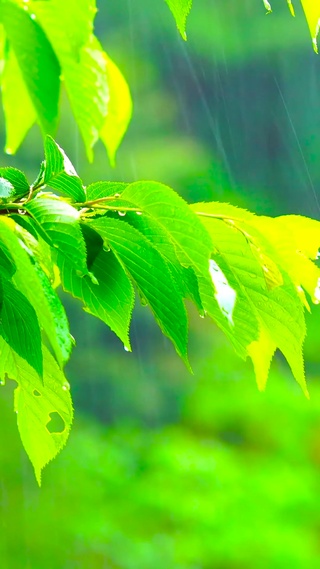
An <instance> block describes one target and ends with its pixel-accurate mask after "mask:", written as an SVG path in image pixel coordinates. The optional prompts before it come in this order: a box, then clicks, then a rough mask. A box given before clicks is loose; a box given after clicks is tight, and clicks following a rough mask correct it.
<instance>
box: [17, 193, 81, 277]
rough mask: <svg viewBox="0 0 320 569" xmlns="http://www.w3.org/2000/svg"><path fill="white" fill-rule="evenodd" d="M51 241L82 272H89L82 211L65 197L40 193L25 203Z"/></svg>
mask: <svg viewBox="0 0 320 569" xmlns="http://www.w3.org/2000/svg"><path fill="white" fill-rule="evenodd" d="M25 209H26V210H27V211H28V212H29V213H30V214H31V216H32V217H33V219H34V220H35V221H36V222H37V224H38V227H39V229H40V230H41V232H42V233H43V234H44V235H46V236H47V238H48V241H49V243H51V245H52V246H53V247H55V248H56V249H57V250H59V251H60V252H62V254H63V255H65V257H66V258H67V259H68V260H69V262H70V263H71V264H72V265H73V266H74V267H75V269H76V270H78V271H79V272H80V274H82V275H85V274H88V268H87V263H86V247H85V242H84V239H83V235H82V232H81V229H80V225H79V216H80V214H79V212H78V210H76V209H75V208H74V207H72V206H71V205H69V204H68V203H66V202H65V201H63V200H60V199H56V198H54V197H50V198H49V197H42V196H39V197H37V198H35V199H33V200H31V201H30V202H28V203H27V204H26V206H25Z"/></svg>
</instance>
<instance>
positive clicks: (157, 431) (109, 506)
mask: <svg viewBox="0 0 320 569" xmlns="http://www.w3.org/2000/svg"><path fill="white" fill-rule="evenodd" d="M273 4H274V6H273V7H274V12H273V14H272V15H268V16H266V15H265V11H264V8H263V4H262V2H257V1H256V0H243V1H242V2H236V1H235V0H215V2H212V0H198V1H197V0H194V9H193V11H192V12H191V15H190V18H189V21H188V42H187V43H184V42H183V41H182V40H181V38H180V37H179V36H178V33H177V31H176V29H175V25H174V22H173V19H172V17H171V15H170V13H169V11H168V9H167V7H166V5H165V3H164V2H163V1H162V0H153V2H150V1H149V0H118V1H117V2H103V1H102V0H100V3H99V2H98V6H99V8H100V11H99V13H98V16H97V22H96V24H97V34H98V36H99V38H100V39H101V40H102V43H103V45H104V47H105V49H106V50H107V51H108V53H109V54H110V55H111V56H112V57H113V58H114V60H115V61H116V62H117V63H118V64H119V66H120V68H121V69H122V71H123V72H124V74H125V76H126V77H127V79H128V81H129V84H130V86H131V90H132V94H133V99H134V105H135V106H134V116H133V120H132V123H131V125H130V128H129V131H128V133H127V135H126V137H125V139H124V142H123V144H122V146H121V149H120V151H119V153H118V158H117V167H116V168H115V169H114V170H113V169H111V168H110V166H109V164H108V161H107V157H106V155H105V152H104V149H103V147H102V145H101V146H98V147H97V149H96V157H95V161H94V164H93V165H89V164H88V163H87V161H86V158H85V155H84V149H83V145H82V142H81V140H80V137H79V134H78V132H77V128H76V126H75V123H74V121H73V119H72V118H71V116H70V112H69V107H68V103H67V101H66V100H64V106H63V113H62V119H61V127H60V130H59V133H58V136H57V140H58V142H59V143H60V144H61V145H62V146H63V147H64V148H65V150H66V151H67V153H68V154H69V156H70V158H71V159H72V160H73V162H74V163H75V165H76V167H77V169H78V171H79V174H80V175H81V176H82V177H83V179H84V181H85V183H90V182H92V181H95V180H99V179H109V180H127V181H133V180H137V179H154V180H159V181H162V182H164V183H167V184H168V185H170V186H172V187H173V188H174V189H176V190H177V191H178V192H179V193H180V194H181V195H182V196H184V197H185V198H186V199H187V200H188V201H200V200H220V201H230V202H231V203H233V204H236V205H241V206H245V207H248V208H249V209H250V208H251V209H253V210H255V211H257V212H259V213H265V214H270V215H277V214H283V213H289V212H291V213H300V214H305V215H310V216H312V217H315V218H319V213H320V210H319V200H320V168H319V163H320V89H319V87H320V56H316V55H315V54H314V52H313V50H312V46H311V40H310V37H309V32H308V29H307V25H306V22H305V20H304V18H303V16H302V13H301V10H299V9H298V6H297V10H296V12H297V16H296V18H292V17H291V16H290V14H289V11H288V9H287V6H286V2H284V1H282V2H276V0H274V3H273ZM1 125H2V126H1V133H0V143H1V144H0V145H1V148H3V146H4V127H3V120H2V121H1ZM42 155H43V150H42V141H41V138H40V134H39V131H38V130H37V128H35V129H34V130H32V132H31V133H30V134H29V135H28V138H27V139H26V141H25V143H24V144H23V147H22V148H21V150H20V151H19V153H18V155H17V156H15V157H8V156H6V155H4V154H3V152H2V154H1V165H8V164H12V165H16V166H18V167H19V168H21V169H24V170H25V171H26V172H27V173H28V175H29V177H30V180H32V179H33V178H34V177H35V175H36V172H37V169H38V167H39V164H40V161H41V160H42ZM61 294H62V298H63V300H64V301H65V303H66V306H67V310H68V314H69V317H70V322H71V331H72V333H73V335H74V336H75V337H76V339H77V346H76V348H75V350H74V353H73V356H72V358H71V361H70V363H69V364H68V366H67V375H68V378H69V380H70V383H71V386H72V392H73V398H74V404H75V410H76V416H75V423H74V427H73V431H72V433H71V436H70V441H69V442H68V445H67V447H66V448H65V450H64V451H63V452H62V453H61V454H60V455H59V457H58V458H57V459H56V460H55V461H54V462H53V463H52V464H50V465H49V466H48V467H47V468H46V470H45V472H44V475H43V485H42V488H41V490H39V488H38V487H37V485H36V482H35V479H34V476H33V472H32V468H31V465H30V464H29V461H28V459H27V457H26V455H25V453H24V451H23V449H22V446H21V443H20V440H19V437H18V434H17V428H16V424H15V423H16V421H15V416H14V413H13V406H12V389H13V386H12V385H11V382H8V385H7V386H6V387H5V388H1V394H2V398H1V403H0V412H1V418H2V420H1V427H2V428H1V444H0V524H1V527H0V567H3V568H4V569H20V568H23V569H78V568H79V569H251V568H252V569H256V568H258V569H260V568H262V569H264V568H265V569H283V568H290V569H296V568H297V569H300V568H301V569H305V568H310V569H311V568H312V569H314V568H316V567H319V566H320V499H319V493H320V383H319V376H320V338H319V325H320V313H319V309H318V311H317V310H315V311H314V314H313V315H312V316H308V327H309V334H308V338H307V341H306V345H305V354H306V370H307V377H308V383H309V387H310V393H311V400H310V401H307V400H306V399H305V398H304V396H303V394H302V392H301V390H300V389H299V387H298V386H297V385H296V384H295V383H294V380H293V379H292V377H291V375H290V372H289V371H288V367H287V365H286V363H285V362H284V361H283V359H282V358H281V357H280V356H277V357H276V358H275V361H274V363H273V365H272V371H271V376H270V380H269V384H268V387H267V390H266V392H265V393H263V394H261V393H259V392H258V391H257V388H256V385H255V382H254V376H253V371H252V367H251V365H250V364H249V363H244V362H242V361H240V360H239V359H237V358H236V356H235V355H234V354H233V352H232V348H231V347H230V346H229V344H228V342H227V341H226V340H225V339H224V337H223V336H222V335H221V334H220V332H219V331H218V329H217V328H216V327H215V326H214V325H213V324H212V323H211V322H209V321H207V320H206V319H204V320H201V319H199V317H198V316H196V315H195V313H194V312H193V311H192V309H190V326H191V330H190V359H191V362H192V366H193V369H194V375H193V376H192V375H190V374H188V372H187V371H186V370H185V369H184V367H183V364H182V362H180V361H179V360H178V357H177V356H176V355H175V353H174V350H173V348H172V347H171V345H170V344H169V342H168V341H167V340H166V339H165V338H163V337H162V336H161V334H160V332H159V330H158V329H157V328H156V325H155V324H154V321H153V319H152V317H151V314H150V313H149V312H148V309H147V308H145V307H141V306H136V308H135V312H134V321H133V326H132V343H133V348H134V349H133V353H132V354H129V353H126V352H125V351H124V350H123V347H122V345H121V344H120V342H119V341H118V340H117V338H115V337H114V336H112V334H111V333H110V332H109V331H108V329H107V328H106V327H105V326H104V325H103V324H102V323H100V322H98V321H96V320H95V319H94V318H93V317H89V316H88V315H87V314H85V313H84V312H83V311H81V308H80V306H79V304H78V303H77V302H76V301H72V300H71V299H68V297H67V296H66V295H64V294H63V293H61Z"/></svg>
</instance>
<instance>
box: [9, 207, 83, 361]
mask: <svg viewBox="0 0 320 569" xmlns="http://www.w3.org/2000/svg"><path fill="white" fill-rule="evenodd" d="M9 221H10V220H6V219H4V218H1V220H0V245H1V249H2V248H3V247H5V248H4V249H3V250H4V251H5V252H7V251H9V252H10V253H9V254H10V257H11V259H12V260H13V262H14V263H15V267H16V272H14V274H13V279H12V280H13V283H14V285H15V286H16V288H18V289H19V290H20V291H21V292H22V293H23V294H24V295H25V296H26V298H27V299H28V300H29V302H30V303H31V305H32V306H33V308H34V310H35V311H36V314H37V317H38V321H39V324H40V328H41V329H42V330H43V331H44V333H45V334H46V337H47V338H48V341H49V342H50V344H51V346H52V348H53V350H54V353H55V356H56V358H57V360H58V362H59V364H60V366H61V367H62V366H63V364H64V363H65V362H66V361H67V360H68V358H69V355H70V352H71V347H72V341H71V337H70V333H69V325H68V321H67V318H66V315H65V311H64V308H63V306H62V304H61V302H60V300H59V298H58V296H57V295H56V293H55V292H54V290H53V289H52V288H51V289H50V288H49V283H48V282H45V279H44V277H43V275H42V274H41V273H40V271H39V269H37V265H39V261H38V260H37V258H36V257H35V255H32V251H31V250H30V247H26V246H24V247H22V246H21V236H20V238H18V235H17V234H16V232H15V230H14V227H15V226H14V224H13V222H11V223H10V224H9V225H8V222H9ZM38 247H40V244H39V245H38ZM26 250H27V251H29V253H30V254H29V253H27V251H26ZM48 264H49V263H48ZM50 264H52V262H51V260H50ZM11 270H12V269H11Z"/></svg>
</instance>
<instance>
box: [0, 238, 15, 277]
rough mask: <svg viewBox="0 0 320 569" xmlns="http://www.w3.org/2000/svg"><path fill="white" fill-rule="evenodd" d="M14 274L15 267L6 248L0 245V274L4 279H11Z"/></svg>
mask: <svg viewBox="0 0 320 569" xmlns="http://www.w3.org/2000/svg"><path fill="white" fill-rule="evenodd" d="M15 272H16V266H15V263H14V260H13V258H12V256H11V255H10V252H9V250H8V249H7V247H6V246H5V245H4V244H3V243H1V245H0V273H1V276H2V277H4V278H5V279H11V277H13V275H14V273H15Z"/></svg>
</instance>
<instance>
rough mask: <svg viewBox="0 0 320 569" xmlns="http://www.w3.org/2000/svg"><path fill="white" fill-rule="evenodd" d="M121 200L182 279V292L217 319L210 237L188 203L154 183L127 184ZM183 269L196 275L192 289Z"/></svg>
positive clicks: (133, 220) (201, 310) (141, 230)
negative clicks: (210, 262)
mask: <svg viewBox="0 0 320 569" xmlns="http://www.w3.org/2000/svg"><path fill="white" fill-rule="evenodd" d="M121 200H125V201H126V202H128V204H129V205H131V207H134V208H136V209H137V210H138V211H137V213H138V214H140V215H137V214H130V213H129V212H128V213H127V216H128V221H129V223H131V224H133V225H134V226H135V227H136V228H137V229H138V230H139V231H140V232H141V233H143V234H144V235H145V236H146V237H147V238H148V239H149V241H150V242H151V243H152V244H153V246H155V247H156V248H157V249H158V250H159V251H160V253H161V255H162V256H163V257H164V258H165V260H166V261H168V262H169V263H172V264H173V265H174V268H173V267H172V265H169V266H170V267H172V270H173V272H174V273H176V275H177V271H178V273H180V274H179V276H178V278H177V281H180V282H181V286H182V293H183V295H184V296H188V297H191V298H192V300H194V301H195V304H196V306H197V307H198V309H199V310H200V312H201V313H203V309H202V308H201V306H203V308H204V309H205V310H206V311H207V312H209V313H211V314H213V313H214V314H215V316H216V317H215V319H218V320H220V316H219V314H218V311H219V305H218V303H217V299H215V297H214V286H213V282H212V278H211V276H210V274H209V259H210V257H211V251H212V243H211V239H210V236H209V235H208V233H207V232H206V230H205V228H204V227H203V225H202V224H201V222H200V220H199V219H198V217H197V216H196V215H195V214H194V213H193V212H192V211H191V209H190V208H189V206H188V204H187V203H186V202H185V201H184V200H183V199H182V198H181V197H180V196H178V195H177V194H176V193H175V192H174V191H173V190H172V189H171V188H169V187H167V186H165V185H163V184H159V183H157V182H135V183H133V184H130V185H128V186H127V187H126V188H125V190H124V191H123V192H122V193H121ZM119 209H121V206H120V204H119ZM199 243H201V247H200V246H199ZM184 269H191V270H192V271H193V272H194V274H195V277H196V280H197V284H196V283H195V282H194V281H193V286H192V289H190V284H191V283H190V282H189V283H188V273H187V272H186V271H185V270H184ZM203 297H205V299H206V301H205V302H206V307H205V306H204V303H203ZM199 301H200V302H199ZM220 308H221V307H220ZM223 319H225V316H224V315H223Z"/></svg>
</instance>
